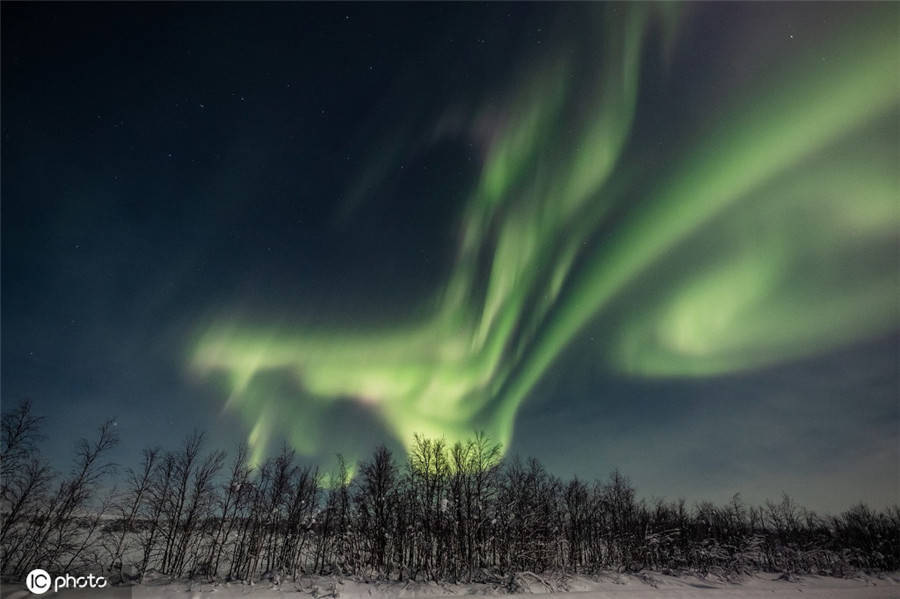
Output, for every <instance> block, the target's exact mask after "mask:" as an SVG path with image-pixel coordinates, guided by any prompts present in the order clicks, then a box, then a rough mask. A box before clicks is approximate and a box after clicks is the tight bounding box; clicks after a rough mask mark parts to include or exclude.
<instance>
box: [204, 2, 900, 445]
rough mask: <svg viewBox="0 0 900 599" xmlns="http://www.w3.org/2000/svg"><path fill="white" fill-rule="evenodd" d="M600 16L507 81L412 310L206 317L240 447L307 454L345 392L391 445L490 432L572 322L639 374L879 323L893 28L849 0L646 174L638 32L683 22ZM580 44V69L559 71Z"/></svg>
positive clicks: (756, 355) (891, 260)
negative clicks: (282, 323) (277, 443)
mask: <svg viewBox="0 0 900 599" xmlns="http://www.w3.org/2000/svg"><path fill="white" fill-rule="evenodd" d="M619 8H620V10H621V9H624V10H621V13H620V14H618V15H617V16H615V17H613V16H612V15H611V14H610V10H609V8H608V7H604V8H602V9H601V10H600V11H599V13H600V14H598V15H597V19H596V23H595V24H596V25H597V27H596V28H595V32H596V35H592V36H589V37H590V40H591V41H589V42H582V45H581V46H578V45H577V44H574V43H573V44H572V45H571V47H569V48H567V49H566V51H564V52H560V54H559V56H558V57H557V58H556V59H555V60H553V61H549V62H547V63H546V65H545V67H544V68H542V69H537V70H536V71H534V72H532V73H531V74H530V77H529V79H528V80H527V81H525V82H520V84H519V85H518V86H517V87H516V89H517V90H519V91H518V92H517V94H516V95H515V96H514V97H513V98H512V99H511V100H510V101H509V102H508V105H507V106H505V111H504V114H505V115H506V120H505V121H504V122H503V124H502V125H501V126H499V130H498V131H497V132H496V134H495V135H494V136H493V137H492V140H491V142H490V145H489V147H488V148H487V150H486V158H485V162H484V164H483V168H482V171H481V175H480V178H479V180H478V181H477V183H476V185H475V187H474V189H473V190H472V191H471V192H470V195H469V197H468V201H467V202H466V204H465V207H464V213H463V215H462V218H461V220H460V234H459V246H458V253H457V257H456V260H455V263H454V266H453V268H452V270H451V272H450V274H449V278H448V280H447V281H446V283H445V285H444V286H443V287H442V288H441V289H440V290H439V292H438V293H437V294H436V295H435V297H434V298H433V300H432V302H431V304H430V305H432V306H433V308H432V310H431V311H430V313H429V314H428V316H427V317H425V318H420V319H415V320H414V321H412V322H405V323H391V324H389V325H388V324H386V325H384V326H383V327H377V328H374V329H372V330H367V331H359V330H352V329H351V330H343V331H342V330H340V329H329V328H326V327H323V328H319V329H317V330H283V329H282V327H279V326H277V325H275V324H269V325H254V324H251V323H248V322H247V319H244V318H222V319H219V320H217V321H215V322H214V323H213V324H212V326H209V327H208V328H206V329H204V330H203V331H202V332H201V334H200V335H199V337H198V339H197V340H196V344H195V345H194V349H193V353H192V357H191V366H192V367H193V368H194V369H195V370H196V371H198V372H201V373H210V372H224V373H225V374H226V375H227V376H226V381H227V386H228V393H229V399H228V402H227V404H226V406H227V407H228V408H229V409H233V410H236V411H238V412H239V413H240V414H241V416H242V417H243V418H244V419H245V420H246V421H248V422H249V423H250V425H251V427H252V428H251V432H250V435H249V439H248V443H249V445H250V446H251V448H252V452H253V460H254V461H255V462H259V461H260V460H261V459H262V458H263V456H264V455H265V452H266V450H267V446H268V444H269V441H270V440H271V439H272V437H273V436H275V435H277V434H281V435H284V436H285V437H286V438H287V439H288V441H289V442H290V443H291V444H292V445H293V447H294V448H296V449H297V450H298V451H300V452H301V453H307V454H308V453H314V452H315V451H316V450H317V439H318V438H319V437H320V435H321V431H318V430H317V427H318V421H319V419H320V418H321V416H322V414H324V412H325V410H328V409H329V408H330V407H332V406H333V405H334V403H335V402H337V401H341V400H346V399H353V400H356V401H359V402H362V403H364V404H366V405H368V406H370V407H371V408H372V409H373V410H374V411H375V413H377V414H378V416H379V418H381V419H382V421H383V422H384V424H385V425H386V426H387V427H388V429H389V430H391V431H392V433H393V434H395V435H396V437H397V438H398V439H399V440H400V441H401V442H402V443H404V444H407V445H408V444H409V443H410V442H411V440H412V436H413V433H422V434H425V435H428V436H443V437H445V438H447V440H448V441H450V442H453V441H456V440H460V439H463V438H465V437H468V436H470V435H471V433H472V431H473V430H476V429H479V430H484V431H485V432H486V433H487V434H489V435H490V436H491V437H493V438H494V439H497V440H498V441H500V442H501V443H503V445H504V446H507V445H508V444H509V441H510V439H511V438H512V433H513V424H514V420H515V415H516V412H517V410H518V408H519V406H520V405H521V403H522V401H523V400H524V399H525V398H526V397H527V396H528V394H529V392H530V391H531V390H532V389H533V388H534V386H535V384H536V383H537V382H538V381H539V379H540V378H541V377H542V375H543V374H544V373H545V372H546V371H547V369H548V368H549V367H550V366H551V364H552V363H553V362H554V360H555V359H556V358H557V357H558V356H559V355H560V353H561V352H562V351H563V349H564V348H566V347H567V346H568V345H570V344H571V343H572V342H573V340H575V339H576V338H577V337H578V336H579V333H581V332H582V331H583V330H584V329H585V328H586V327H588V325H593V326H599V327H601V329H602V331H603V335H602V338H603V343H602V345H601V346H600V348H601V349H600V350H599V351H598V356H597V360H598V363H599V364H602V365H603V367H604V368H607V369H610V370H613V371H615V372H619V373H624V374H628V375H631V376H647V377H658V376H675V377H684V376H710V375H722V374H727V373H732V372H737V371H741V370H747V369H752V368H758V367H762V366H766V365H769V364H774V363H779V362H784V361H788V360H793V359H798V358H802V357H806V356H810V355H814V354H816V353H819V352H823V351H828V350H833V349H835V348H837V347H840V346H842V345H846V344H849V343H853V342H858V341H862V340H865V339H869V338H872V337H873V336H877V335H882V334H886V333H888V332H890V331H892V330H895V329H896V327H897V326H898V324H900V318H898V300H897V298H898V296H900V294H898V292H900V286H898V273H897V271H896V264H897V252H898V231H900V208H898V199H900V179H898V174H897V164H900V152H898V144H897V133H898V114H900V112H898V106H900V83H898V75H897V73H900V43H898V38H897V37H896V19H894V20H892V19H890V18H877V17H878V15H874V16H872V15H869V16H868V17H867V16H865V15H864V16H863V17H861V18H860V19H859V22H856V23H844V24H842V26H841V30H840V32H839V35H835V36H833V37H831V38H830V39H827V40H822V41H821V42H819V44H820V45H819V47H818V48H816V51H815V52H811V51H810V52H808V53H806V54H803V53H798V54H797V55H796V56H794V58H793V59H792V60H789V61H785V63H784V64H781V65H779V66H778V68H776V69H773V70H772V72H770V73H767V74H766V81H765V86H764V87H763V86H760V85H758V86H757V88H756V89H753V88H751V89H750V90H742V93H741V94H740V96H737V95H736V96H735V97H733V98H731V99H729V100H727V101H726V102H725V104H726V106H727V107H728V109H727V110H726V111H725V112H724V113H723V114H724V115H725V116H724V117H721V118H717V119H715V120H714V121H713V122H712V124H710V126H708V127H705V128H703V130H702V132H698V133H696V135H695V137H694V138H693V139H692V140H691V143H690V144H689V147H688V149H687V150H686V151H681V152H679V153H677V154H675V155H673V156H670V157H668V159H667V162H666V166H665V167H663V168H661V169H659V171H660V172H654V173H653V177H652V179H651V178H648V177H647V176H646V173H642V172H641V164H629V163H626V162H623V160H622V157H623V154H624V153H625V149H626V146H627V142H628V140H629V136H630V133H631V132H632V128H633V120H634V116H635V112H636V104H637V96H638V84H639V80H640V68H641V63H642V60H643V57H644V54H645V45H646V41H647V37H648V33H649V32H650V31H651V30H652V31H653V32H654V33H655V34H660V35H661V36H662V39H663V42H664V43H663V44H661V46H662V47H663V48H664V50H665V51H666V52H667V53H668V51H669V50H670V49H671V44H672V43H673V40H675V39H676V37H675V36H676V33H677V31H676V29H677V27H678V24H679V20H680V17H679V15H678V14H677V13H678V10H677V9H676V8H673V6H672V5H670V4H657V5H649V6H648V5H639V4H631V5H627V6H624V7H619ZM889 12H890V11H889ZM891 14H892V15H894V17H896V12H891ZM651 28H652V29H651ZM824 53H827V54H828V55H830V56H837V57H842V58H843V60H834V61H832V62H828V63H823V62H822V61H821V60H820V55H821V54H824ZM598 55H599V56H602V60H601V61H600V64H596V61H597V58H596V57H597V56H598ZM586 56H590V57H592V58H591V60H592V61H593V62H594V64H593V68H594V70H593V76H592V77H583V76H575V75H578V74H580V73H582V71H583V69H584V63H585V60H586V59H585V57H586ZM756 83H757V84H758V83H759V82H756ZM478 117H479V115H478V114H474V115H472V122H475V121H476V120H477V119H478ZM563 123H565V124H571V125H573V126H572V127H568V128H567V127H564V126H562V124H563ZM571 131H577V135H576V134H573V133H572V132H571ZM648 180H649V183H648V182H647V181H648ZM613 217H614V218H613ZM685 264H689V265H690V267H689V268H688V269H686V268H685V267H684V265H685ZM648 289H649V291H648ZM273 372H282V373H284V372H288V373H290V374H291V375H292V376H293V377H294V379H295V381H296V384H297V385H298V386H300V387H301V388H302V389H303V397H301V398H296V397H295V398H294V399H293V401H294V402H302V403H303V408H302V410H301V411H298V412H296V413H293V412H292V413H290V414H286V413H285V412H284V411H283V410H280V409H279V408H278V407H277V404H276V403H275V402H274V401H273V400H272V397H273V394H274V395H277V394H278V393H279V390H278V389H273V388H272V387H271V385H268V384H266V383H265V380H266V377H265V375H266V374H267V373H273Z"/></svg>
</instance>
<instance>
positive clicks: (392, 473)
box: [0, 403, 900, 584]
mask: <svg viewBox="0 0 900 599" xmlns="http://www.w3.org/2000/svg"><path fill="white" fill-rule="evenodd" d="M41 422H42V419H41V418H39V417H36V416H34V415H33V414H32V412H31V409H30V406H29V404H28V403H24V404H22V405H20V406H19V407H18V408H16V409H14V410H12V411H10V412H8V413H5V414H4V415H3V431H2V432H3V437H2V455H0V464H2V488H0V493H2V529H0V551H2V554H0V567H2V574H3V575H4V577H7V578H22V577H23V576H24V574H25V573H27V572H28V571H29V570H30V569H32V568H35V567H43V568H44V569H46V570H48V571H51V572H59V571H73V572H74V571H77V570H79V569H82V570H90V571H92V572H94V573H100V572H103V573H104V574H106V575H108V576H110V577H112V578H113V579H115V578H116V577H121V579H126V580H127V579H139V578H141V577H142V576H145V575H150V574H151V573H152V574H154V575H164V576H172V577H192V578H206V579H231V580H255V579H260V578H263V577H268V578H270V579H277V578H282V577H298V576H302V575H304V574H333V575H337V576H357V577H361V578H364V579H368V580H376V579H392V580H408V579H415V580H441V581H455V582H469V581H482V582H486V581H494V582H498V583H503V584H506V583H507V582H509V583H510V584H511V581H513V579H514V578H515V577H516V576H517V575H521V574H522V573H531V575H534V576H538V577H540V576H545V575H560V574H566V573H595V572H600V571H608V570H611V569H612V570H618V571H640V570H644V569H649V570H653V571H659V572H664V573H673V574H678V573H686V572H690V573H696V574H700V575H706V574H719V575H726V576H727V575H739V574H742V573H749V572H753V571H758V570H765V571H775V572H785V573H788V574H793V573H817V574H830V575H837V576H845V575H850V574H855V573H857V572H858V571H860V570H865V571H875V570H894V569H898V568H900V509H898V508H897V507H896V506H895V507H892V508H890V509H889V510H887V511H886V512H877V511H873V510H871V509H869V508H868V507H866V506H864V505H858V506H856V507H853V508H851V509H849V510H847V511H845V512H844V513H842V514H840V515H836V516H822V515H817V514H815V513H814V512H812V511H809V510H807V509H804V508H803V507H800V506H798V505H796V504H795V503H794V502H793V501H791V499H790V498H788V497H787V496H784V497H783V498H782V499H781V500H780V501H777V502H768V503H766V505H764V506H747V505H744V504H743V503H742V501H741V500H740V497H739V496H735V497H734V498H733V500H732V501H731V502H730V503H728V504H727V505H714V504H712V503H708V502H703V503H699V504H696V505H691V506H689V505H686V504H685V502H684V501H683V500H682V501H661V500H660V501H653V502H648V501H646V500H642V499H639V498H638V496H637V495H636V492H635V489H634V487H633V486H632V485H631V484H630V482H629V480H628V479H627V478H626V477H625V476H623V475H622V474H621V473H619V472H618V471H615V472H613V473H612V474H611V475H610V476H609V478H608V479H606V480H603V481H596V482H587V481H582V480H579V479H573V480H568V481H564V480H561V479H559V478H557V477H556V476H553V475H552V474H551V473H549V472H547V471H546V470H545V469H544V467H543V466H542V465H541V464H540V462H538V461H537V460H536V459H533V458H531V459H528V460H525V461H522V460H520V459H517V458H503V455H502V452H501V448H500V446H499V445H497V444H496V443H494V442H492V441H491V440H490V439H488V438H487V437H485V436H484V435H480V434H476V435H474V436H473V437H472V438H471V439H470V440H469V441H467V442H465V443H456V444H453V445H448V444H447V443H446V442H444V441H443V440H441V439H428V438H423V437H416V439H415V442H414V444H413V446H412V449H411V451H410V454H409V455H408V456H407V457H405V458H401V457H398V456H394V455H392V454H391V452H390V451H388V450H387V449H385V448H384V447H380V448H378V449H376V450H375V452H374V454H373V455H372V456H371V457H370V458H369V459H368V461H365V462H363V463H361V464H360V465H359V466H358V469H357V471H356V473H355V475H354V476H353V477H352V480H351V476H350V475H349V471H348V467H347V466H346V465H345V464H344V462H343V460H341V459H339V460H338V462H339V463H338V467H337V469H336V470H335V471H333V472H327V473H323V472H320V471H319V470H317V469H316V468H314V467H310V466H306V465H301V464H300V463H298V461H297V460H296V459H295V455H294V453H293V452H292V451H290V450H288V449H284V450H282V452H281V453H280V454H279V455H277V456H276V457H272V458H270V459H268V460H267V461H266V462H265V463H263V464H262V465H260V466H258V467H255V468H254V467H251V466H250V463H249V459H248V453H247V450H246V448H245V447H243V446H240V447H238V448H237V449H236V451H234V452H233V454H232V455H230V456H227V455H226V453H225V452H224V451H220V450H216V449H211V448H208V447H206V446H205V443H204V436H203V435H202V434H199V433H195V434H192V435H191V436H189V437H188V438H187V439H185V440H184V442H183V443H182V444H181V445H180V446H179V447H176V448H174V449H162V448H157V447H154V448H148V449H145V450H144V451H143V454H142V455H141V457H140V460H139V462H138V463H137V464H136V465H134V466H132V467H130V468H124V467H116V466H114V465H113V464H111V463H109V461H108V454H109V453H110V449H112V448H113V447H114V446H115V445H116V443H117V442H118V439H117V436H116V433H115V427H114V426H113V424H112V422H107V423H106V424H104V425H103V426H101V427H100V429H99V431H98V432H97V435H96V436H95V437H94V438H93V439H85V440H82V441H80V442H79V443H78V444H77V446H76V448H75V453H74V460H73V464H72V469H71V471H70V472H69V473H68V475H60V474H58V473H55V472H53V471H52V470H51V468H50V467H49V466H48V465H47V463H46V462H45V461H44V459H43V458H42V457H41V455H40V452H39V447H38V445H39V441H40V439H41V433H40V427H41Z"/></svg>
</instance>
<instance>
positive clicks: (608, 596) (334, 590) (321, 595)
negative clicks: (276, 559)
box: [2, 573, 900, 599]
mask: <svg viewBox="0 0 900 599" xmlns="http://www.w3.org/2000/svg"><path fill="white" fill-rule="evenodd" d="M525 578H528V580H527V581H525V580H523V584H524V586H525V588H524V589H523V591H524V592H521V593H517V594H507V593H506V592H505V591H504V590H503V589H502V588H499V587H497V586H492V585H485V584H470V585H439V584H434V583H427V584H426V583H410V584H400V583H365V582H357V581H350V580H344V581H338V580H334V579H330V578H324V577H320V578H310V579H303V580H302V581H300V582H297V583H294V582H282V583H281V584H279V585H275V584H273V583H271V582H263V583H257V584H253V585H247V584H240V583H219V584H206V583H197V582H193V583H192V582H188V581H179V582H172V581H165V580H160V581H156V582H155V583H144V584H141V585H137V586H134V587H131V588H130V590H131V596H132V597H134V599H141V598H148V599H151V598H159V599H188V598H190V599H195V598H196V599H228V598H232V597H259V598H261V599H286V598H289V597H291V598H292V597H296V598H297V599H325V598H329V599H338V598H342V599H391V598H396V599H411V598H415V597H421V598H427V599H450V598H454V599H458V598H459V597H462V596H466V597H469V598H472V599H477V598H478V597H491V598H492V599H499V598H500V597H504V598H506V599H525V598H530V599H538V598H542V599H657V598H662V597H671V598H673V599H712V598H714V597H726V598H735V599H737V598H754V597H768V598H772V599H783V598H786V597H792V598H795V597H821V598H823V599H845V598H846V599H854V598H857V597H858V598H860V599H888V598H891V599H898V598H900V573H893V574H887V575H882V576H865V577H858V578H828V577H822V576H804V577H800V578H798V579H796V580H793V581H786V580H782V579H779V578H778V576H777V575H770V574H758V575H755V576H750V577H745V578H743V579H742V580H741V581H739V582H728V581H724V580H717V579H712V578H706V579H701V578H697V577H692V576H684V577H673V576H666V575H662V574H652V575H645V576H642V577H637V576H628V575H619V574H612V575H609V576H605V577H595V578H587V577H570V578H567V579H566V580H564V581H555V582H551V581H547V580H543V581H541V580H538V579H537V578H534V579H531V578H530V577H525ZM549 587H556V589H557V590H556V592H553V591H551V590H550V588H549ZM117 590H118V591H119V592H122V591H125V593H123V594H122V595H119V593H111V594H109V596H110V597H114V596H128V593H127V590H126V589H123V588H121V587H120V588H119V589H117ZM798 593H803V594H802V595H798ZM2 595H3V597H4V599H6V598H7V597H8V598H9V599H24V598H26V597H34V595H32V594H31V593H29V592H28V591H27V590H25V589H24V588H22V587H21V586H9V585H5V588H3V593H2ZM105 595H106V593H100V594H96V595H90V594H88V595H81V594H66V595H62V594H61V596H63V597H89V596H96V597H102V596H105ZM45 596H48V597H50V596H53V595H52V593H51V594H49V595H45Z"/></svg>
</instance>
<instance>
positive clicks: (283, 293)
mask: <svg viewBox="0 0 900 599" xmlns="http://www.w3.org/2000/svg"><path fill="white" fill-rule="evenodd" d="M898 34H900V4H897V3H880V4H865V3H852V4H840V3H803V4H796V5H795V4H785V3H782V4H769V3H753V4H746V5H744V4H734V3H721V4H720V3H711V4H703V5H683V6H679V5H676V4H668V3H667V4H652V5H641V4H636V3H633V4H577V5H563V4H553V5H550V4H516V5H509V4H501V3H488V4H453V5H451V4H380V3H377V4H376V3H373V4H337V3H335V4H325V5H318V4H288V3H278V4H252V5H250V4H237V3H229V4H212V3H201V4H157V3H153V4H144V3H141V4H99V5H80V4H72V3H65V4H43V5H42V4H27V5H26V4H16V3H9V2H4V3H3V6H2V400H3V408H4V409H8V408H10V407H12V406H14V405H16V404H17V403H18V402H19V401H21V400H22V399H24V398H31V400H32V402H33V405H34V409H35V411H36V412H37V413H38V414H40V415H43V416H46V418H47V420H46V428H45V432H46V433H47V439H46V442H45V444H44V447H45V453H46V454H47V455H48V456H49V457H50V458H51V459H52V460H53V462H54V464H56V465H58V467H59V468H61V469H63V468H65V467H66V464H67V460H68V459H69V456H70V452H71V447H72V445H73V443H74V442H75V441H76V440H77V439H78V437H80V436H84V435H90V434H91V433H92V431H93V430H94V429H95V428H96V427H97V426H98V425H99V423H100V422H102V421H103V420H104V419H106V418H110V417H112V418H115V419H116V422H117V428H118V430H119V432H120V434H121V437H122V443H121V445H120V447H119V448H118V449H117V454H116V458H117V459H118V460H119V461H120V462H122V463H123V464H132V463H134V462H135V461H136V459H137V458H138V456H139V452H140V450H141V448H143V447H145V446H147V445H152V444H162V445H165V446H170V447H174V446H175V445H177V444H178V443H179V442H180V440H181V439H182V438H183V437H184V436H185V435H186V434H187V433H189V432H190V431H191V430H192V429H194V428H197V429H201V430H206V431H207V432H208V435H209V441H210V446H219V447H223V448H227V447H233V446H234V444H235V443H236V442H239V441H241V440H245V441H247V442H248V443H249V444H250V446H251V453H252V456H253V459H254V460H255V461H257V462H258V461H259V460H262V459H264V458H265V456H266V455H268V454H270V453H271V452H274V451H277V450H278V448H279V446H280V445H281V444H282V443H284V442H287V443H288V444H290V446H291V447H293V448H294V449H296V450H297V452H298V453H299V454H301V455H302V456H303V459H306V460H309V461H311V462H316V463H320V464H322V465H323V466H327V465H328V464H330V463H332V462H333V459H334V455H335V454H336V453H337V452H340V453H342V454H343V455H345V456H347V457H348V458H350V459H351V460H357V459H360V458H364V457H365V456H366V455H367V454H368V453H369V452H370V451H371V450H372V449H373V448H374V446H375V445H377V444H379V443H386V444H388V446H389V447H392V448H393V449H394V450H395V451H396V452H397V453H398V455H402V453H403V451H404V446H405V445H407V444H408V443H409V442H410V441H411V439H412V435H413V433H415V432H420V433H423V434H426V435H429V436H444V437H446V438H447V440H448V441H450V442H452V441H455V440H457V439H461V438H464V437H466V436H468V435H470V434H471V433H472V432H473V431H474V430H484V431H485V432H487V433H488V434H489V435H490V436H491V437H492V438H494V439H496V440H498V441H500V442H502V443H503V444H504V447H505V448H506V449H507V452H508V453H511V454H519V455H523V456H524V455H534V456H536V457H538V458H539V459H540V460H541V461H543V462H544V463H545V464H546V465H547V467H548V468H549V469H550V470H551V471H552V472H554V473H555V474H558V475H560V476H564V477H568V476H571V475H578V476H579V477H583V478H588V479H593V478H598V477H605V476H606V474H607V473H608V472H609V471H610V470H612V469H613V468H615V467H619V468H621V469H623V470H624V472H625V473H626V474H628V475H629V476H630V477H631V478H632V480H633V482H634V483H635V484H636V485H637V487H638V489H639V491H640V492H641V494H642V495H644V496H647V497H653V496H665V497H669V498H675V497H685V498H687V499H688V500H690V501H693V500H697V499H712V500H717V501H722V500H726V499H728V498H729V497H730V496H731V495H732V494H733V493H735V492H741V493H742V496H743V497H744V499H745V500H748V501H753V502H757V501H762V500H763V499H765V498H767V497H769V498H773V499H776V498H778V497H779V496H780V494H781V492H782V491H785V492H788V493H789V494H791V495H792V496H793V497H795V498H796V499H798V500H799V501H800V502H802V503H804V504H806V505H808V506H810V507H813V508H816V509H822V510H826V511H827V510H837V509H840V508H844V507H847V506H849V505H850V504H851V503H853V502H856V501H860V500H863V501H866V502H868V503H870V504H872V505H874V506H876V507H882V506H885V505H887V504H889V503H896V502H898V501H900V174H898V172H900V171H898V164H900V75H898V73H900V41H898V40H900V35H898Z"/></svg>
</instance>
